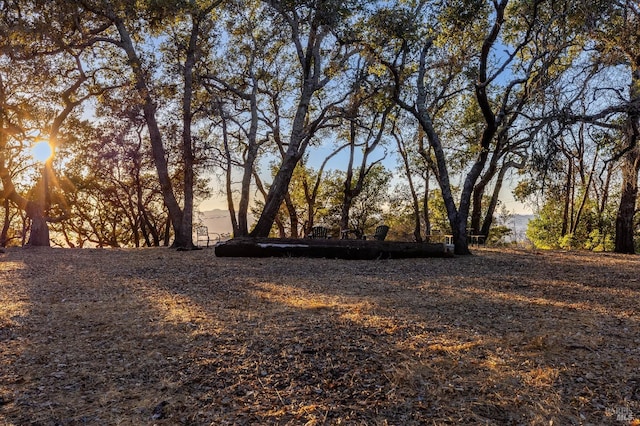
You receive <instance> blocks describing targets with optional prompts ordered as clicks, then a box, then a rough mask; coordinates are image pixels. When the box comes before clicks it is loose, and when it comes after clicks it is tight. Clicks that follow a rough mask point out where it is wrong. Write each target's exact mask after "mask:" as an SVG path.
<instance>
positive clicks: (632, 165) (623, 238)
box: [615, 146, 640, 253]
mask: <svg viewBox="0 0 640 426" xmlns="http://www.w3.org/2000/svg"><path fill="white" fill-rule="evenodd" d="M639 166H640V147H637V146H636V147H635V148H634V149H632V150H631V151H629V152H628V153H627V154H626V155H625V156H624V158H623V160H622V194H621V196H620V205H619V207H618V214H617V216H616V239H615V251H616V253H635V245H634V241H633V234H634V231H635V226H634V220H633V219H634V216H635V212H636V200H637V198H638V167H639Z"/></svg>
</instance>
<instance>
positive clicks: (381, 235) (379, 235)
mask: <svg viewBox="0 0 640 426" xmlns="http://www.w3.org/2000/svg"><path fill="white" fill-rule="evenodd" d="M388 232H389V227H388V226H387V225H380V226H378V227H377V228H376V232H374V233H373V239H374V240H378V241H384V239H385V238H387V233H388Z"/></svg>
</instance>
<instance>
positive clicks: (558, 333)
mask: <svg viewBox="0 0 640 426" xmlns="http://www.w3.org/2000/svg"><path fill="white" fill-rule="evenodd" d="M0 256H1V257H0V424H3V425H23V424H34V425H84V424H122V425H129V424H130V425H133V424H135V425H139V424H149V425H151V424H158V425H161V424H167V425H174V424H176V425H177V424H185V425H187V424H189V425H208V424H214V425H232V424H233V425H253V424H255V425H257V424H260V425H262V424H272V425H320V424H326V425H341V424H343V425H411V424H415V425H418V424H419V425H429V424H433V425H436V424H437V425H442V424H514V425H542V424H544V425H550V424H553V425H572V424H575V425H579V424H584V425H587V424H593V425H601V424H612V425H621V424H634V422H635V424H637V423H638V418H640V325H639V320H640V314H639V313H638V301H639V300H640V297H639V296H640V294H639V291H640V284H639V281H638V280H639V278H638V258H637V257H635V256H624V255H612V254H591V253H571V252H543V253H534V252H526V251H509V250H492V249H483V250H478V251H477V252H476V254H475V255H474V256H467V257H456V258H453V259H435V258H434V259H404V260H379V261H347V260H332V259H303V258H273V259H247V258H216V257H215V255H214V253H213V250H211V249H205V250H201V251H195V252H176V251H173V250H170V249H138V250H125V249H122V250H100V249H95V250H88V249H84V250H80V249H10V250H7V252H6V253H4V254H0Z"/></svg>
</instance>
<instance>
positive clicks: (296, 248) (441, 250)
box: [215, 238, 453, 260]
mask: <svg viewBox="0 0 640 426" xmlns="http://www.w3.org/2000/svg"><path fill="white" fill-rule="evenodd" d="M215 253H216V256H219V257H282V256H286V257H324V258H328V259H360V260H368V259H406V258H418V257H453V246H451V245H447V244H442V243H410V242H396V241H373V240H338V239H335V240H334V239H311V238H309V239H307V238H305V239H285V238H234V239H231V240H228V241H224V242H220V243H218V244H216V246H215Z"/></svg>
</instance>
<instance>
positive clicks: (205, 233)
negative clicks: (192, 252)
mask: <svg viewBox="0 0 640 426" xmlns="http://www.w3.org/2000/svg"><path fill="white" fill-rule="evenodd" d="M201 241H202V242H206V243H207V245H206V246H207V247H209V241H210V239H209V228H207V227H206V226H198V227H197V228H196V246H198V247H200V242H201Z"/></svg>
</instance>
